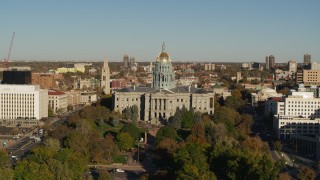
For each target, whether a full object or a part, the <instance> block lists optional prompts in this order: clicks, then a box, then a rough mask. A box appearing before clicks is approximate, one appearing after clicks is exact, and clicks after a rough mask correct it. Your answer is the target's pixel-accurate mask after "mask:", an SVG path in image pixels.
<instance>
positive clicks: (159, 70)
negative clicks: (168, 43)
mask: <svg viewBox="0 0 320 180" xmlns="http://www.w3.org/2000/svg"><path fill="white" fill-rule="evenodd" d="M152 75H153V76H152V87H153V88H156V89H172V88H175V87H176V83H175V75H174V72H173V69H172V64H171V59H170V56H169V55H168V53H166V52H165V44H164V43H163V45H162V52H161V53H160V54H159V55H158V57H157V61H156V63H155V67H154V71H153V73H152Z"/></svg>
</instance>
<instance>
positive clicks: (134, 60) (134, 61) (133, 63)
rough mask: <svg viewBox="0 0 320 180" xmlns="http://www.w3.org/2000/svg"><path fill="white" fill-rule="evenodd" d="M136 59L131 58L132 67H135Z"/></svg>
mask: <svg viewBox="0 0 320 180" xmlns="http://www.w3.org/2000/svg"><path fill="white" fill-rule="evenodd" d="M135 63H136V59H135V58H134V57H130V67H133V66H135Z"/></svg>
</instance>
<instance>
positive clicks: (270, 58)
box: [266, 55, 275, 70]
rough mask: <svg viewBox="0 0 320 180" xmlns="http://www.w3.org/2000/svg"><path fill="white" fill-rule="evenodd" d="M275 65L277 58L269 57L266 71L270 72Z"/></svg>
mask: <svg viewBox="0 0 320 180" xmlns="http://www.w3.org/2000/svg"><path fill="white" fill-rule="evenodd" d="M274 65H275V57H274V56H273V55H270V56H267V57H266V69H267V70H270V69H272V68H274Z"/></svg>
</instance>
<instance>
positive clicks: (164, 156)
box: [155, 138, 179, 166]
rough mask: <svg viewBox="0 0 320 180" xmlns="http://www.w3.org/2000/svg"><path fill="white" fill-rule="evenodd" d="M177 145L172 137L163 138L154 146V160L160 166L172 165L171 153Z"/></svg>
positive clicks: (175, 149)
mask: <svg viewBox="0 0 320 180" xmlns="http://www.w3.org/2000/svg"><path fill="white" fill-rule="evenodd" d="M178 148H179V145H178V144H177V142H176V141H175V140H174V139H171V138H164V139H162V140H161V141H160V142H159V143H158V144H157V146H156V153H155V154H156V156H155V158H156V162H157V164H158V165H160V166H173V165H174V161H173V154H174V153H175V152H176V151H177V149H178Z"/></svg>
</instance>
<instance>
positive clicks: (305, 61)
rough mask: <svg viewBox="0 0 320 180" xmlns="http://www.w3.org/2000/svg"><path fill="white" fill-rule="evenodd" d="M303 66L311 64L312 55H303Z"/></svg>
mask: <svg viewBox="0 0 320 180" xmlns="http://www.w3.org/2000/svg"><path fill="white" fill-rule="evenodd" d="M303 64H305V65H308V64H311V55H310V54H304V55H303Z"/></svg>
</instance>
